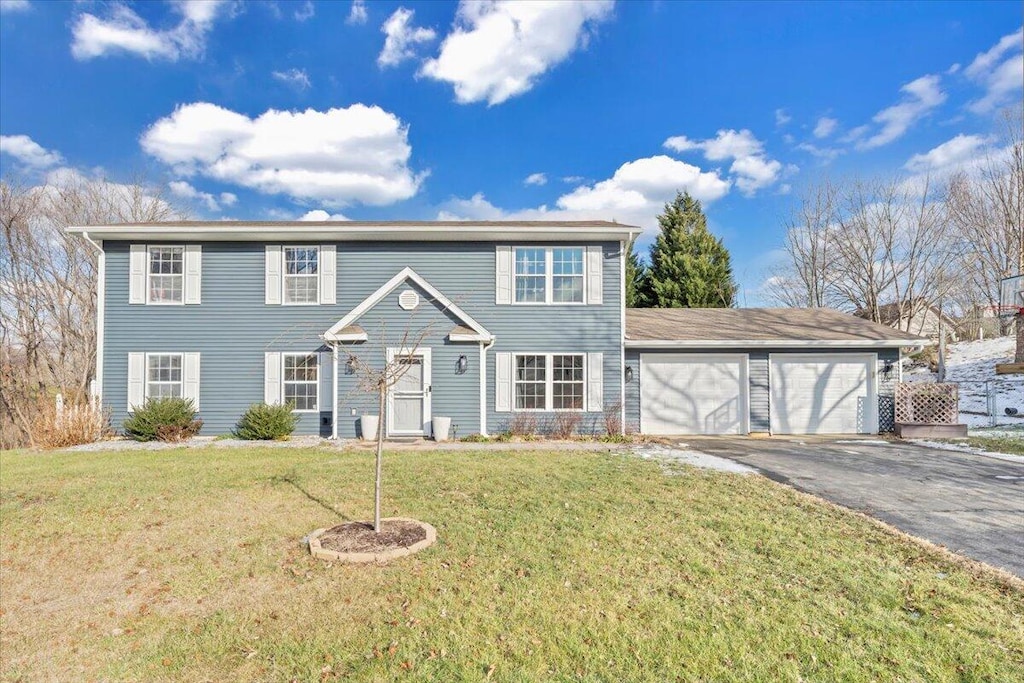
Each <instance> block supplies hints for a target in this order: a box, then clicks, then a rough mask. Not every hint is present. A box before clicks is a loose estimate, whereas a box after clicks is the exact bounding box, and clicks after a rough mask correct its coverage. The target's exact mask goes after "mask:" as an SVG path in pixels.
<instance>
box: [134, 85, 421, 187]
mask: <svg viewBox="0 0 1024 683" xmlns="http://www.w3.org/2000/svg"><path fill="white" fill-rule="evenodd" d="M408 132H409V130H408V126H406V125H404V124H403V123H402V122H401V120H399V118H398V117H397V116H395V115H394V114H392V113H390V112H387V111H384V110H383V109H381V108H380V107H377V106H372V107H369V106H366V105H363V104H353V105H351V106H350V107H345V108H336V109H328V110H327V111H317V110H314V109H307V110H306V111H300V112H290V111H278V110H275V109H270V110H268V111H266V112H264V113H263V114H261V115H260V116H258V117H256V118H250V117H248V116H246V115H244V114H239V113H237V112H234V111H231V110H230V109H225V108H223V107H219V106H217V105H215V104H210V103H208V102H196V103H193V104H186V105H182V106H179V107H178V108H177V109H175V111H174V112H173V113H172V114H170V115H169V116H166V117H164V118H162V119H160V120H158V121H157V122H156V123H154V124H153V125H152V126H150V127H149V128H148V129H147V130H146V131H145V133H143V135H142V139H141V145H142V148H143V150H145V151H146V152H147V153H149V154H150V155H152V156H153V157H155V158H157V159H159V160H160V161H162V162H164V163H166V164H168V165H169V166H171V167H172V169H173V170H174V171H175V172H176V173H177V174H179V175H180V176H185V177H188V176H192V175H196V174H198V175H202V176H205V177H208V178H211V179H214V180H217V181H220V182H226V183H232V184H235V185H238V186H241V187H247V188H251V189H254V190H256V191H258V192H262V193H264V194H284V195H287V196H290V197H292V198H294V199H297V200H315V201H318V202H320V203H322V204H323V205H325V206H329V207H341V206H346V205H349V204H352V203H355V202H359V203H362V204H370V205H376V206H381V205H386V204H392V203H394V202H397V201H400V200H403V199H408V198H409V197H412V196H413V195H415V194H416V192H417V191H418V190H419V186H420V183H421V182H422V181H423V178H424V177H425V174H415V173H413V171H412V170H411V169H410V168H409V157H410V156H411V154H412V147H411V146H410V145H409V142H408Z"/></svg>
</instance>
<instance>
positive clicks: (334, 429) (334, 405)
mask: <svg viewBox="0 0 1024 683" xmlns="http://www.w3.org/2000/svg"><path fill="white" fill-rule="evenodd" d="M331 373H332V376H331V380H332V387H333V390H332V391H331V439H332V440H334V441H337V440H338V342H334V343H332V344H331Z"/></svg>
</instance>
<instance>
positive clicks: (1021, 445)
mask: <svg viewBox="0 0 1024 683" xmlns="http://www.w3.org/2000/svg"><path fill="white" fill-rule="evenodd" d="M967 445H968V446H971V447H973V448H980V449H981V450H983V451H988V452H989V453H1009V454H1011V455H1024V432H1022V433H1021V435H1020V436H972V437H970V438H969V439H967Z"/></svg>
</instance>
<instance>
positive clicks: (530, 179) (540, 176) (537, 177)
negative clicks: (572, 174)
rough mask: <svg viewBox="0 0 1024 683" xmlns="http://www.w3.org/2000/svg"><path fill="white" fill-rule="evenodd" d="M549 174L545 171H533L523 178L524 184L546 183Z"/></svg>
mask: <svg viewBox="0 0 1024 683" xmlns="http://www.w3.org/2000/svg"><path fill="white" fill-rule="evenodd" d="M547 182H548V176H547V174H545V173H531V174H530V175H528V176H526V179H525V180H523V184H524V185H546V184H547Z"/></svg>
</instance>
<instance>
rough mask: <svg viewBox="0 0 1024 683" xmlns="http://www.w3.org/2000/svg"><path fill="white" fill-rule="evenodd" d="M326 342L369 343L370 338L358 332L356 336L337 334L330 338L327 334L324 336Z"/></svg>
mask: <svg viewBox="0 0 1024 683" xmlns="http://www.w3.org/2000/svg"><path fill="white" fill-rule="evenodd" d="M323 339H324V341H338V342H360V341H367V340H368V339H369V337H368V336H367V335H366V333H365V332H357V333H356V334H335V335H332V336H330V337H328V336H327V335H326V334H325V335H323Z"/></svg>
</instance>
